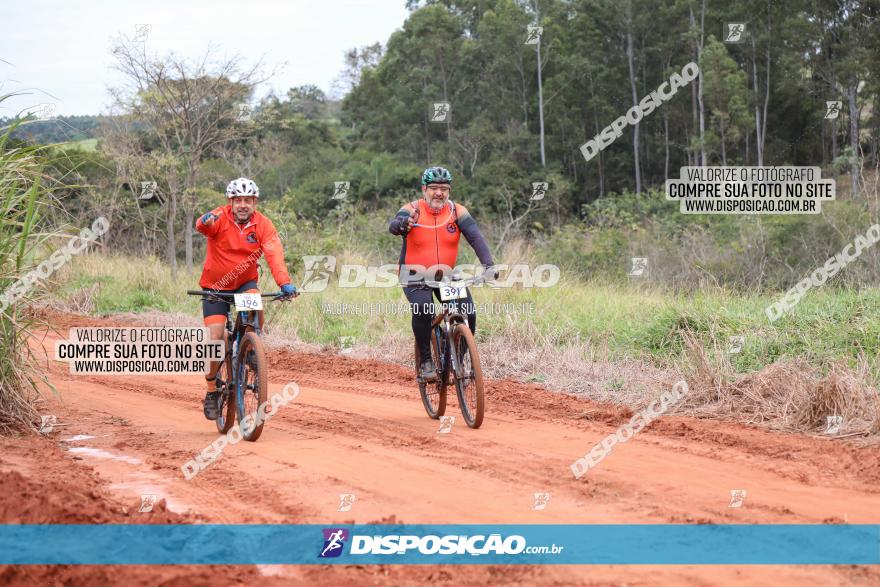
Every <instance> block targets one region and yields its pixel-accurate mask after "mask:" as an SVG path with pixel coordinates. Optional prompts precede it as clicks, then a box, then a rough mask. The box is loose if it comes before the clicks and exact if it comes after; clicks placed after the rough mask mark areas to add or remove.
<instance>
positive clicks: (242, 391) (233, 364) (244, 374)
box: [186, 290, 287, 442]
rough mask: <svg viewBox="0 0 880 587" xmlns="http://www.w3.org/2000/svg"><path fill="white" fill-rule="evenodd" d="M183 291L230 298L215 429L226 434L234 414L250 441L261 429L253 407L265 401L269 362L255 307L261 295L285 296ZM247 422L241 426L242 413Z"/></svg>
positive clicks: (215, 298)
mask: <svg viewBox="0 0 880 587" xmlns="http://www.w3.org/2000/svg"><path fill="white" fill-rule="evenodd" d="M186 293H187V295H191V296H201V297H202V298H203V299H207V300H212V301H221V302H230V305H231V307H232V309H234V310H235V319H234V320H231V319H230V318H229V315H228V314H227V316H226V348H225V356H224V357H223V361H222V363H221V364H220V368H219V369H218V370H217V391H219V392H220V400H219V404H220V415H219V416H218V417H217V420H216V424H217V430H219V431H220V433H221V434H226V433H227V432H229V430H231V429H232V426H233V425H234V424H235V418H236V416H237V417H238V423H239V426H241V435H242V438H244V439H245V440H248V441H251V442H254V441H256V440H257V439H258V438H259V437H260V434H262V433H263V422H262V420H260V419H258V418H257V410H258V408H259V407H260V405H262V404H263V403H265V402H266V396H267V395H268V389H269V363H268V361H267V359H266V349H265V347H264V346H263V341H262V339H261V338H260V335H261V334H262V331H261V329H260V319H259V310H260V309H262V303H260V302H261V298H272V301H283V300H285V299H287V298H285V297H283V295H282V294H281V293H280V292H278V293H274V294H257V293H251V294H233V293H223V292H213V291H202V290H189V291H187V292H186ZM247 416H250V418H248V420H249V422H248V423H253V424H251V425H250V426H245V424H244V421H245V417H247Z"/></svg>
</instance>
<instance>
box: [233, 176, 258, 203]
mask: <svg viewBox="0 0 880 587" xmlns="http://www.w3.org/2000/svg"><path fill="white" fill-rule="evenodd" d="M235 196H254V197H256V198H259V197H260V188H258V187H257V184H255V183H254V182H253V180H250V179H248V178H246V177H239V178H238V179H233V180H232V181H230V182H229V185H228V186H226V197H227V198H234V197H235Z"/></svg>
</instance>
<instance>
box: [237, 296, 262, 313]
mask: <svg viewBox="0 0 880 587" xmlns="http://www.w3.org/2000/svg"><path fill="white" fill-rule="evenodd" d="M233 297H235V309H236V310H238V311H239V312H247V311H248V310H262V309H263V298H262V297H261V296H260V294H258V293H240V294H233Z"/></svg>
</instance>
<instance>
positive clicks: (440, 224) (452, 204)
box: [410, 200, 458, 230]
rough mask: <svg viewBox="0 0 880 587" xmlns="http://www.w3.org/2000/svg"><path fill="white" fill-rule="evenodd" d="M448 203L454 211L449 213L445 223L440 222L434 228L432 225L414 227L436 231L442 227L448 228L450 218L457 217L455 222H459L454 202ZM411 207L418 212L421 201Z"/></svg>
mask: <svg viewBox="0 0 880 587" xmlns="http://www.w3.org/2000/svg"><path fill="white" fill-rule="evenodd" d="M448 203H449V205H450V206H452V210H450V211H449V216H447V217H446V219H445V220H444V221H443V222H440V223H438V224H436V225H434V226H432V225H430V224H418V223H416V224H413V226H414V227H415V226H420V227H422V228H430V229H433V230H436V229H438V228H440V227H441V226H446V223H447V222H449V219H450V218H453V217H455V219H454V222H458V215H457V214H456V213H455V202H453V201H452V200H448ZM410 205H412V206H413V207H414V208H416V209H417V210H418V206H419V200H416V201H415V202H411V203H410Z"/></svg>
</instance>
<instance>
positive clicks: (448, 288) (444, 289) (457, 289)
mask: <svg viewBox="0 0 880 587" xmlns="http://www.w3.org/2000/svg"><path fill="white" fill-rule="evenodd" d="M466 297H467V287H466V286H465V285H463V284H461V283H458V282H453V283H450V284H449V285H444V286H441V287H440V299H441V300H443V301H444V302H448V301H449V300H459V299H461V298H466Z"/></svg>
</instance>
